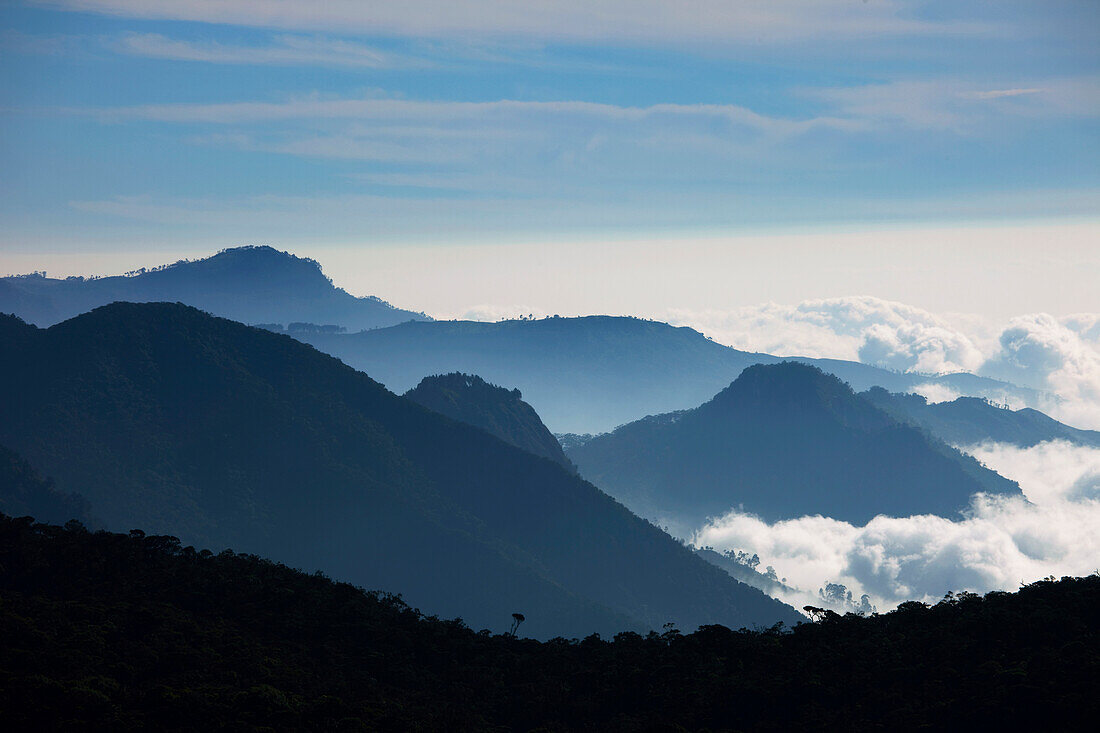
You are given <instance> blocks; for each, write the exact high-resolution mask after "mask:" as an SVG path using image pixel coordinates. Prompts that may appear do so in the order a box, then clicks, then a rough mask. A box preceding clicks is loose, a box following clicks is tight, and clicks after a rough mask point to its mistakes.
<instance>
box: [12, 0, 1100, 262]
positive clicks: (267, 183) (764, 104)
mask: <svg viewBox="0 0 1100 733" xmlns="http://www.w3.org/2000/svg"><path fill="white" fill-rule="evenodd" d="M1098 21H1100V4H1097V3H1095V2H1090V1H1088V0H1078V1H1070V2H1059V1H1057V0H1053V1H1048V2H1043V3H1030V2H997V3H989V2H973V3H967V2H950V3H924V2H909V3H896V2H880V1H878V0H868V1H867V2H858V1H857V2H848V1H847V0H837V1H833V2H829V1H824V0H791V1H790V2H753V1H751V0H750V1H749V2H742V3H729V2H717V1H714V2H709V1H708V2H695V3H672V2H658V1H656V0H644V1H642V2H571V1H569V2H557V3H547V2H532V3H505V2H468V1H460V2H450V3H445V4H444V3H438V2H420V1H412V2H405V3H400V4H398V3H359V2H340V1H336V2H327V3H324V4H320V5H319V4H316V3H301V2H293V3H292V2H278V1H275V2H253V1H248V2H246V1H245V0H223V1H221V2H207V1H205V0H162V1H160V2H155V3H152V2H145V1H143V0H58V1H55V2H11V3H6V4H4V6H3V9H2V10H0V26H2V30H0V68H2V71H0V95H2V99H3V106H2V115H3V116H2V118H0V119H2V122H0V124H2V126H3V127H2V133H3V142H2V148H0V168H2V169H3V170H4V174H3V177H2V183H0V185H2V189H0V194H2V199H3V201H2V203H0V216H2V217H3V222H4V230H5V231H4V234H3V240H2V242H3V244H2V245H0V246H3V247H5V248H7V249H8V251H13V250H14V249H16V248H18V249H19V250H20V251H26V250H27V248H29V247H33V246H35V245H36V244H37V245H40V246H43V247H52V248H55V249H56V248H59V247H60V248H72V249H79V248H80V247H82V246H93V245H92V244H91V243H95V244H94V246H96V247H99V248H100V249H102V248H103V246H104V243H105V242H110V243H113V244H112V246H116V247H119V248H123V249H125V248H127V247H139V246H142V243H143V242H144V243H148V242H150V241H156V242H162V243H166V244H176V245H183V244H187V245H188V246H196V245H197V244H198V243H200V242H204V241H208V242H210V243H211V244H214V245H218V246H222V245H226V244H229V243H232V242H234V241H241V240H242V239H243V240H248V241H253V240H264V241H268V240H272V239H276V240H279V241H286V242H290V243H294V242H303V241H309V242H312V243H322V242H329V243H335V242H340V243H354V242H362V243H363V244H364V245H369V244H370V243H371V242H378V241H385V242H387V243H391V244H392V243H400V242H405V241H408V242H414V241H415V242H424V241H438V240H440V239H441V238H442V239H447V240H452V241H476V240H483V239H488V240H506V239H515V238H517V237H519V238H539V239H546V238H548V237H549V238H553V237H555V236H558V237H564V238H570V239H576V238H577V237H599V236H605V235H606V236H624V235H626V236H629V235H635V234H639V233H646V234H652V233H654V232H679V231H694V232H698V231H706V232H711V233H715V232H717V233H722V232H741V231H759V230H761V229H768V228H772V227H788V228H789V227H792V226H795V227H801V228H807V227H809V228H813V227H816V226H827V225H835V224H837V223H843V224H851V223H875V222H882V223H896V222H929V223H935V224H937V225H939V224H942V223H944V222H972V221H989V220H1003V219H1004V218H1005V217H1009V218H1014V219H1027V218H1041V219H1051V218H1075V219H1080V218H1087V219H1091V218H1095V216H1096V214H1097V213H1098V211H1097V209H1098V207H1100V197H1098V195H1097V192H1098V190H1100V146H1098V145H1097V142H1098V126H1097V116H1098V115H1100V64H1098V60H1100V54H1098V51H1097V45H1096V43H1095V35H1096V32H1097V31H1098V30H1100V22H1098Z"/></svg>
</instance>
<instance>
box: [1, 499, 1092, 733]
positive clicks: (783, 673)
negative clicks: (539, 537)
mask: <svg viewBox="0 0 1100 733" xmlns="http://www.w3.org/2000/svg"><path fill="white" fill-rule="evenodd" d="M0 598H2V599H3V602H2V603H0V638H2V639H3V640H4V643H3V644H0V680H2V681H3V684H0V710H3V711H4V723H5V726H6V729H8V730H19V731H22V730H64V731H68V730H109V731H122V730H158V731H159V730H211V731H213V730H233V731H261V730H268V731H270V730H294V731H340V730H352V731H354V730H394V731H398V730H400V731H405V730H421V731H434V730H446V731H498V730H499V731H511V730H515V731H531V730H541V731H572V730H591V731H634V730H649V731H665V730H668V731H686V730H699V731H701V730H711V731H720V730H721V731H726V730H746V731H748V730H752V731H792V730H993V729H999V730H1052V731H1053V730H1057V731H1070V730H1082V731H1084V730H1091V729H1092V728H1093V727H1095V726H1094V725H1092V724H1093V723H1095V718H1096V714H1097V712H1100V711H1098V702H1097V696H1096V694H1095V693H1096V679H1097V673H1098V671H1100V670H1098V668H1097V659H1098V658H1100V615H1098V614H1097V613H1096V609H1097V607H1098V605H1100V577H1097V576H1095V575H1092V576H1089V577H1086V578H1063V579H1062V580H1060V581H1040V582H1037V583H1032V584H1031V585H1027V586H1025V587H1023V588H1021V589H1020V590H1019V591H1018V592H1016V593H990V594H989V595H987V596H985V597H984V598H982V597H980V596H977V595H974V594H961V593H960V594H959V595H958V596H954V595H951V596H949V597H948V598H945V599H944V600H943V601H942V602H940V603H938V604H936V605H935V606H931V607H926V606H925V605H924V604H921V603H905V604H902V606H901V607H900V608H899V609H898V610H896V611H893V612H891V613H887V614H883V615H881V616H878V615H876V616H872V617H868V618H863V617H859V616H856V615H846V616H839V615H836V614H832V615H830V614H825V613H823V614H820V615H822V616H823V618H822V620H821V621H820V622H818V623H803V624H801V625H799V626H797V627H796V628H794V629H793V631H791V633H784V632H781V631H777V630H767V631H734V630H731V629H728V628H726V627H724V626H708V627H705V628H703V629H700V630H699V631H697V632H695V633H693V634H683V633H681V632H680V631H678V630H676V629H666V630H664V632H663V633H657V632H653V633H650V634H648V635H646V636H642V635H639V634H633V633H623V634H618V635H616V636H615V637H614V639H613V640H612V639H600V638H598V637H595V636H592V637H588V638H585V639H584V640H582V641H578V640H574V641H566V640H561V639H559V640H554V641H551V642H547V643H538V642H535V641H531V640H530V639H523V638H512V637H510V636H506V635H497V636H489V635H483V634H478V633H475V632H474V631H472V630H470V629H469V628H467V627H465V626H464V625H462V624H460V623H452V622H446V621H440V620H438V619H432V618H424V617H422V616H421V615H420V614H417V613H416V612H414V611H413V610H412V609H410V608H408V606H406V605H405V604H403V603H402V602H401V601H400V600H399V599H395V598H393V597H390V596H386V595H384V594H376V593H365V592H363V591H361V590H359V589H356V588H354V587H351V586H349V585H346V584H342V583H334V582H333V581H331V580H329V579H328V578H325V577H323V576H319V575H311V574H306V573H301V572H296V571H294V570H291V569H289V568H287V567H284V566H280V565H276V564H274V563H271V562H269V561H266V560H262V559H260V558H257V557H254V556H248V555H241V554H234V553H220V554H216V555H215V554H212V553H210V552H208V551H206V550H196V549H195V548H193V547H185V546H181V544H180V542H179V541H178V540H177V539H176V538H174V537H164V536H155V535H145V534H144V533H142V532H139V531H135V532H131V533H129V534H128V535H117V534H108V533H105V532H98V533H90V532H87V531H83V530H81V529H80V528H78V527H71V528H69V529H62V528H60V527H52V526H47V525H32V524H30V523H29V522H25V521H19V520H12V519H9V518H7V517H3V516H0ZM525 627H526V624H523V625H521V626H520V629H519V632H520V633H519V635H520V636H521V637H522V636H523V632H524V630H525Z"/></svg>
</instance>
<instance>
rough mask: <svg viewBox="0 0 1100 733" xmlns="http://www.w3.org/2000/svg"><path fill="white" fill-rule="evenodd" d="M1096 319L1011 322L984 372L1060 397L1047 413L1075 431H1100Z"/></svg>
mask: <svg viewBox="0 0 1100 733" xmlns="http://www.w3.org/2000/svg"><path fill="white" fill-rule="evenodd" d="M1096 320H1097V316H1096V315H1095V314H1076V315H1074V316H1071V317H1070V318H1068V319H1066V322H1062V321H1059V320H1058V319H1056V318H1055V317H1054V316H1051V315H1049V314H1046V313H1037V314H1032V315H1026V316H1019V317H1017V318H1013V319H1012V320H1011V321H1010V322H1009V324H1008V327H1007V328H1005V329H1004V331H1003V332H1002V333H1001V336H1000V340H999V341H1000V349H999V351H998V352H997V353H995V354H993V355H992V356H991V357H990V359H989V360H988V361H987V362H986V363H985V364H984V365H983V366H982V368H981V370H980V371H981V372H982V373H983V374H988V375H990V376H995V377H998V378H1000V379H1006V380H1008V381H1014V382H1016V383H1018V384H1025V385H1029V386H1034V387H1038V388H1041V389H1046V390H1049V391H1051V392H1053V393H1054V394H1056V395H1057V396H1058V399H1057V400H1054V401H1051V402H1049V403H1048V404H1045V405H1043V406H1042V408H1043V409H1044V411H1047V412H1049V413H1050V414H1051V415H1053V416H1054V417H1056V418H1058V419H1060V420H1063V421H1065V422H1068V423H1070V424H1071V425H1074V426H1076V427H1085V428H1100V343H1098V342H1097V341H1095V340H1093V339H1092V337H1091V335H1092V334H1093V333H1094V331H1095V329H1096Z"/></svg>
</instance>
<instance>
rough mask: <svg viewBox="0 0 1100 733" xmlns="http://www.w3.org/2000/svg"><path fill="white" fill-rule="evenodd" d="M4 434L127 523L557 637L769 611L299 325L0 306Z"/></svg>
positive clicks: (184, 312) (479, 623)
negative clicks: (282, 331)
mask: <svg viewBox="0 0 1100 733" xmlns="http://www.w3.org/2000/svg"><path fill="white" fill-rule="evenodd" d="M0 365H2V367H0V368H2V370H3V371H2V376H3V380H2V382H0V412H2V414H3V415H4V416H5V419H4V420H3V421H0V443H5V444H7V445H10V446H12V447H13V448H14V449H16V450H18V451H19V452H21V453H22V454H23V455H24V456H25V457H26V458H27V460H28V461H30V462H31V464H32V465H34V466H35V467H36V468H38V469H39V470H40V471H41V472H43V473H44V474H47V475H50V476H53V477H55V478H56V479H57V482H58V485H59V487H61V488H64V489H74V488H75V489H78V490H79V491H80V493H81V494H82V495H84V496H85V497H87V499H88V500H89V501H90V502H91V505H92V511H93V512H94V513H95V514H96V515H97V516H98V517H100V518H102V520H103V521H104V522H105V523H106V525H107V526H108V527H111V528H116V529H117V528H121V529H128V528H130V527H135V526H140V527H144V528H146V529H148V530H149V531H151V532H158V533H171V534H174V535H177V536H179V537H181V538H182V539H184V541H185V542H189V543H196V544H199V543H201V544H202V545H205V546H210V547H215V548H223V547H232V548H234V549H236V550H239V551H248V552H256V553H264V554H267V555H270V556H272V557H274V558H276V559H278V560H282V561H286V562H289V563H292V564H294V565H298V566H301V567H304V568H307V569H313V568H319V569H322V570H324V571H325V572H327V573H329V574H331V575H333V576H335V577H338V578H341V579H346V580H350V581H353V582H355V583H358V584H361V585H364V586H367V587H371V588H381V589H385V590H389V591H393V592H400V593H402V594H405V595H406V597H407V598H408V600H409V602H410V603H412V604H414V605H416V606H419V607H421V608H423V609H424V610H425V611H429V612H434V613H439V614H441V615H446V616H462V617H463V618H465V619H467V620H468V621H469V622H470V623H471V624H472V625H474V626H475V627H483V626H484V627H492V628H498V629H500V628H505V627H506V626H507V624H508V623H509V622H510V621H511V614H512V613H513V612H516V611H518V612H521V613H524V614H526V615H527V617H528V619H529V621H528V627H527V628H528V629H529V631H530V633H531V634H532V635H535V636H539V637H547V636H554V635H557V634H563V635H585V634H587V633H590V632H592V631H597V630H598V631H601V632H603V633H610V632H613V631H615V630H616V629H621V628H624V627H633V628H649V627H660V626H661V625H662V624H663V623H665V622H666V621H673V622H676V623H680V624H683V625H684V626H685V627H690V628H694V626H696V625H698V624H701V623H714V622H718V623H724V624H727V625H732V626H740V625H743V624H750V625H751V624H756V623H760V624H771V623H774V622H775V621H777V620H785V621H788V622H789V621H793V620H796V619H797V618H798V616H797V615H796V614H795V613H794V611H793V610H792V609H790V608H789V607H787V606H784V605H782V604H780V603H778V602H776V601H773V600H772V599H769V598H767V597H766V596H765V595H764V594H762V593H760V592H759V591H757V590H756V589H752V588H749V587H747V586H744V585H741V584H739V583H737V582H735V581H734V580H733V579H731V578H729V577H728V576H727V575H726V574H724V573H722V572H721V571H720V570H718V569H717V568H713V567H711V566H709V565H708V564H707V563H705V562H703V561H701V560H699V559H698V558H696V557H695V556H694V555H692V554H691V552H690V551H689V550H687V549H686V548H684V547H681V546H680V545H679V544H677V543H676V542H675V541H673V540H672V539H671V538H669V537H668V536H667V535H665V534H663V533H662V532H660V531H659V530H658V529H657V528H655V527H653V526H651V525H650V524H648V523H646V522H645V521H643V520H641V519H638V518H637V517H635V516H634V515H632V514H631V513H630V512H629V511H627V510H626V509H625V508H624V507H623V506H621V505H620V504H617V503H616V502H615V501H614V500H612V499H611V498H610V497H608V496H606V495H605V494H603V493H601V492H600V491H598V490H596V489H595V488H594V487H593V486H592V485H591V484H588V483H587V482H585V481H583V480H581V479H580V478H578V477H577V476H575V475H572V474H570V473H568V472H567V471H565V470H564V469H563V468H562V467H561V466H558V465H555V464H553V463H551V462H550V461H546V460H543V459H540V458H537V457H534V456H532V455H530V454H528V453H526V452H525V451H522V450H520V449H518V448H515V447H513V446H510V445H507V444H505V443H504V442H502V441H500V440H499V439H497V438H495V437H492V436H491V435H488V434H487V433H485V432H484V431H482V430H480V429H478V428H475V427H472V426H469V425H464V424H462V423H459V422H456V421H454V420H451V419H449V418H447V417H444V416H442V415H439V414H436V413H434V412H432V411H430V410H427V409H425V408H423V407H421V406H420V405H417V404H415V403H413V402H412V401H410V400H407V399H404V398H402V397H398V396H397V395H394V394H392V393H390V392H388V391H387V390H385V389H384V388H383V387H382V386H381V385H379V384H377V383H376V382H374V381H373V380H371V379H370V378H369V377H367V376H366V375H364V374H362V373H359V372H356V371H355V370H353V369H352V368H350V367H348V366H345V365H344V364H341V363H340V362H339V361H337V360H336V359H333V358H331V357H329V356H326V355H324V354H321V353H319V352H318V351H316V350H315V349H312V348H310V347H309V346H306V345H303V344H301V343H298V342H297V341H294V340H293V339H291V338H289V337H287V336H282V335H278V334H273V333H270V332H267V331H264V330H261V329H255V328H249V327H246V326H242V325H240V324H238V323H234V322H231V321H227V320H224V319H220V318H214V317H212V316H209V315H206V314H204V313H202V312H200V311H198V310H196V309H193V308H189V307H186V306H182V305H178V304H177V305H172V304H164V303H160V304H122V303H119V304H115V305H111V306H106V307H103V308H99V309H96V310H94V311H92V312H91V313H89V314H86V315H83V316H79V317H77V318H75V319H72V320H70V321H66V322H64V323H61V324H58V325H56V326H53V327H51V328H50V329H48V330H45V331H42V330H38V329H36V328H34V327H33V326H29V325H26V324H24V323H22V322H19V321H18V320H17V319H14V318H12V317H4V318H2V319H0Z"/></svg>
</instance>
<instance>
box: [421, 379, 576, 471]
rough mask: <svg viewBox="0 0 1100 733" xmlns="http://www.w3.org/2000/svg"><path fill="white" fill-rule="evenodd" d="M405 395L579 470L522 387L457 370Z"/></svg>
mask: <svg viewBox="0 0 1100 733" xmlns="http://www.w3.org/2000/svg"><path fill="white" fill-rule="evenodd" d="M405 397H407V398H409V399H410V400H412V401H413V402H416V403H417V404H420V405H423V406H424V407H427V408H428V409H429V410H434V411H435V412H438V413H440V414H442V415H446V416H447V417H449V418H452V419H454V420H458V421H459V422H464V423H467V424H469V425H473V426H475V427H479V428H481V429H482V430H484V431H485V432H487V433H489V434H490V435H495V436H496V437H498V438H500V439H501V440H503V441H504V442H505V443H511V444H512V445H514V446H516V447H517V448H522V449H523V450H525V451H527V452H528V453H534V454H535V455H536V456H542V457H543V458H548V459H550V460H551V461H554V462H555V463H558V464H560V465H561V466H562V467H563V468H565V469H566V470H568V471H572V472H575V471H576V468H575V467H574V466H573V464H572V463H570V461H569V459H568V458H566V457H565V453H564V452H562V449H561V445H560V444H559V443H558V441H557V438H555V437H554V436H553V434H552V433H551V432H550V431H549V430H547V429H546V426H545V425H543V424H542V420H541V419H540V418H539V416H538V413H536V412H535V411H534V409H532V408H531V406H530V405H529V404H527V403H526V402H524V401H523V395H522V394H521V393H520V391H519V390H518V389H504V388H503V387H497V386H496V385H492V384H489V383H488V382H486V381H485V380H484V379H482V378H481V377H478V376H476V375H470V374H459V373H453V374H444V375H437V376H434V377H425V378H424V379H422V380H421V381H420V384H418V385H416V387H415V388H414V389H411V390H409V391H408V392H406V393H405Z"/></svg>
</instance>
